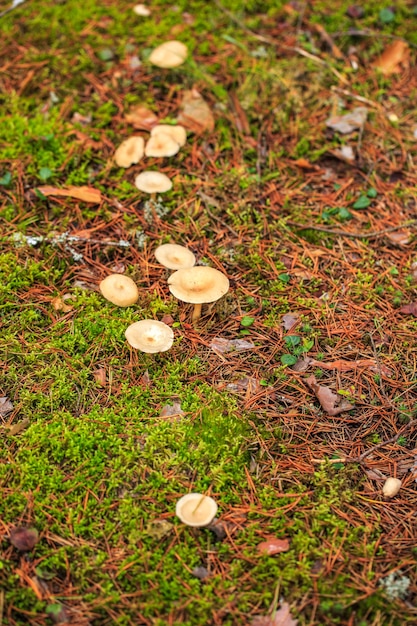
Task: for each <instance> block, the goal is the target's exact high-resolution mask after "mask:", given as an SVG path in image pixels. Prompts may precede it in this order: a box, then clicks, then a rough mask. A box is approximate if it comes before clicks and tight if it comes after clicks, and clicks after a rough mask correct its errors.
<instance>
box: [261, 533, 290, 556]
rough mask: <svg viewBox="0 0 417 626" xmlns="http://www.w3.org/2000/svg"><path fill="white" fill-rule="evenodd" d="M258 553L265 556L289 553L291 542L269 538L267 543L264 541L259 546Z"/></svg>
mask: <svg viewBox="0 0 417 626" xmlns="http://www.w3.org/2000/svg"><path fill="white" fill-rule="evenodd" d="M257 548H258V551H259V552H262V553H263V554H269V555H272V554H279V553H280V552H288V550H289V549H290V542H289V541H288V539H277V538H276V537H269V538H268V539H266V540H265V541H262V542H261V543H259V544H258V546H257Z"/></svg>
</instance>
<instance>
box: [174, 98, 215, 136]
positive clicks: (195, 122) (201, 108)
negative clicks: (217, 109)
mask: <svg viewBox="0 0 417 626" xmlns="http://www.w3.org/2000/svg"><path fill="white" fill-rule="evenodd" d="M181 109H182V111H181V113H180V114H179V116H178V124H182V125H183V126H185V127H186V128H188V130H190V131H191V132H194V133H203V132H204V131H205V130H209V131H211V130H214V117H213V113H212V112H211V110H210V107H209V105H208V104H207V102H206V101H205V100H204V98H203V96H202V95H201V94H200V93H199V92H198V91H197V90H196V89H191V90H190V91H186V92H185V93H184V96H183V99H182V102H181Z"/></svg>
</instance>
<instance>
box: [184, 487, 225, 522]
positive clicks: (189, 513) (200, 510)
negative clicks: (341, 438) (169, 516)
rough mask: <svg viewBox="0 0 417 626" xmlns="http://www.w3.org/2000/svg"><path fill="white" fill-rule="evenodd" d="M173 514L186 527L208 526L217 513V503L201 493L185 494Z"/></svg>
mask: <svg viewBox="0 0 417 626" xmlns="http://www.w3.org/2000/svg"><path fill="white" fill-rule="evenodd" d="M175 513H176V515H177V517H179V518H180V520H181V521H182V522H183V523H184V524H187V526H195V527H202V526H209V524H211V522H212V521H213V519H214V518H215V517H216V513H217V503H216V502H215V500H213V498H211V497H210V496H205V495H204V494H202V493H187V495H185V496H182V498H180V499H179V500H178V502H177V505H176V507H175Z"/></svg>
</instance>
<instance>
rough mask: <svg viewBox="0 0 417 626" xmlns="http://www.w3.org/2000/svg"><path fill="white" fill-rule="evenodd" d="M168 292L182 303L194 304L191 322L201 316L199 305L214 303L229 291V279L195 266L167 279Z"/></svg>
mask: <svg viewBox="0 0 417 626" xmlns="http://www.w3.org/2000/svg"><path fill="white" fill-rule="evenodd" d="M168 285H169V290H170V292H171V293H172V295H173V296H175V297H176V298H178V300H181V301H182V302H190V303H192V304H194V311H193V315H192V321H193V323H195V322H196V321H197V320H198V318H199V317H200V315H201V305H202V304H205V303H208V302H216V300H219V299H220V298H221V297H222V296H224V295H225V294H226V293H227V292H228V291H229V279H228V278H227V276H225V274H222V272H219V270H216V269H214V268H212V267H203V266H195V267H190V268H188V269H183V270H177V271H176V272H174V273H173V274H171V276H170V277H169V278H168Z"/></svg>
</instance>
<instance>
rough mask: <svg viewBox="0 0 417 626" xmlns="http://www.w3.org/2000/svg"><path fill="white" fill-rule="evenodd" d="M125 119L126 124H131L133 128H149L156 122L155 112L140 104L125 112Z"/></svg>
mask: <svg viewBox="0 0 417 626" xmlns="http://www.w3.org/2000/svg"><path fill="white" fill-rule="evenodd" d="M125 120H126V122H128V124H132V126H133V127H134V128H138V129H141V130H151V128H152V127H153V126H155V125H156V124H157V123H158V118H157V117H156V115H155V113H153V111H151V110H150V109H147V108H146V107H144V106H141V105H140V104H139V105H137V106H134V107H132V108H131V109H130V111H129V112H128V113H126V114H125Z"/></svg>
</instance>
